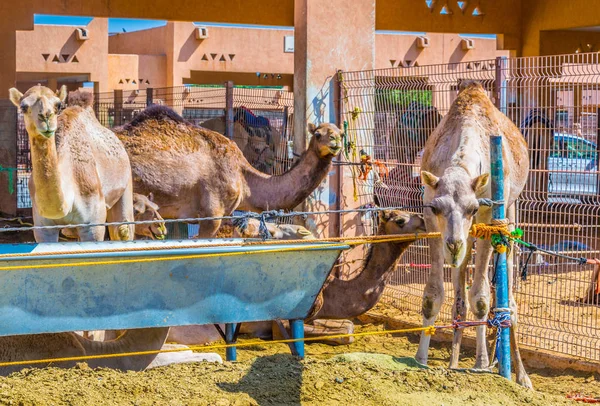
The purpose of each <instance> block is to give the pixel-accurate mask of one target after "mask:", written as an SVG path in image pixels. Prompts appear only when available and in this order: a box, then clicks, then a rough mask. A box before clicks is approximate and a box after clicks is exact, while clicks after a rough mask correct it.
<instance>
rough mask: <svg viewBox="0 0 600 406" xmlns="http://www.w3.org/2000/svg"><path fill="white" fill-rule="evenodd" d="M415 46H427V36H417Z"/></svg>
mask: <svg viewBox="0 0 600 406" xmlns="http://www.w3.org/2000/svg"><path fill="white" fill-rule="evenodd" d="M417 47H418V48H427V47H429V37H417Z"/></svg>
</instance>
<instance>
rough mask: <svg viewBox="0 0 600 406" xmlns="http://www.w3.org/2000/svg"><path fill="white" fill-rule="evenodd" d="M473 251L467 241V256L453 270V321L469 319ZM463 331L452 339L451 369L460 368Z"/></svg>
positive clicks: (457, 332)
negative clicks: (470, 264) (469, 291)
mask: <svg viewBox="0 0 600 406" xmlns="http://www.w3.org/2000/svg"><path fill="white" fill-rule="evenodd" d="M472 250H473V240H472V239H471V238H469V239H468V240H467V254H466V255H465V259H464V261H463V263H462V264H461V265H460V267H459V268H454V269H452V284H453V285H454V307H453V309H452V318H453V320H457V319H459V318H460V320H462V321H464V320H466V319H467V286H466V284H467V265H469V263H470V262H471V251H472ZM462 337H463V330H460V329H459V330H454V336H453V337H452V355H451V356H450V368H458V359H459V357H460V345H461V342H462Z"/></svg>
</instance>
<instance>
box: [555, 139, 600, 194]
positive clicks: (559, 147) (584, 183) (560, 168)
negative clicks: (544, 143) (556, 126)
mask: <svg viewBox="0 0 600 406" xmlns="http://www.w3.org/2000/svg"><path fill="white" fill-rule="evenodd" d="M548 172H549V173H548V175H549V181H548V193H549V194H550V195H551V196H558V197H568V198H570V199H569V200H571V199H574V200H576V201H573V203H576V202H579V198H580V197H584V196H592V195H596V194H597V192H598V151H597V146H596V144H594V143H593V142H590V141H588V140H586V139H584V138H581V137H577V136H575V135H571V134H563V133H554V140H553V145H552V151H550V156H549V157H548ZM552 200H555V198H554V199H552ZM560 201H561V202H564V203H567V201H564V199H560ZM569 202H570V201H569Z"/></svg>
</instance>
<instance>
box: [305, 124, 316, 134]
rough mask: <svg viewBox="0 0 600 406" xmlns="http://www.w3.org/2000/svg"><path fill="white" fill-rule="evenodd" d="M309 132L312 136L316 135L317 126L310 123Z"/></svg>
mask: <svg viewBox="0 0 600 406" xmlns="http://www.w3.org/2000/svg"><path fill="white" fill-rule="evenodd" d="M307 127H308V132H309V133H311V134H313V135H314V134H315V131H317V126H316V125H314V124H313V123H308V126H307Z"/></svg>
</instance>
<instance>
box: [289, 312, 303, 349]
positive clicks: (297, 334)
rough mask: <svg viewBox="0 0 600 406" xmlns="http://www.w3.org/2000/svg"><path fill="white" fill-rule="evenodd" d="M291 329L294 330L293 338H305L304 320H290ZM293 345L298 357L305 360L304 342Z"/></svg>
mask: <svg viewBox="0 0 600 406" xmlns="http://www.w3.org/2000/svg"><path fill="white" fill-rule="evenodd" d="M290 329H291V330H292V338H304V320H302V319H296V320H290ZM293 344H294V348H295V349H296V354H298V357H300V358H304V341H297V342H295V343H293Z"/></svg>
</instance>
